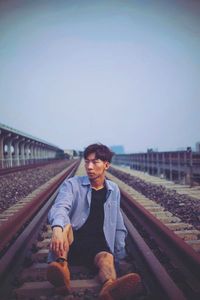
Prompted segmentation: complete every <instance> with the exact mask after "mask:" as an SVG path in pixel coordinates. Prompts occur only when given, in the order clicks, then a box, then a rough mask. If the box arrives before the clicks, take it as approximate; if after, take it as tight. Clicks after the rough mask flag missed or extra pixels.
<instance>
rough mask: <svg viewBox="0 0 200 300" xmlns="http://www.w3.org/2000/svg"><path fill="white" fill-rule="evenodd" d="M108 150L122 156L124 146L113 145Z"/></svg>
mask: <svg viewBox="0 0 200 300" xmlns="http://www.w3.org/2000/svg"><path fill="white" fill-rule="evenodd" d="M110 149H111V150H112V151H113V152H114V153H115V154H124V153H125V151H124V146H122V145H115V146H111V147H110Z"/></svg>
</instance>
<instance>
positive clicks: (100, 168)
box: [85, 153, 110, 180]
mask: <svg viewBox="0 0 200 300" xmlns="http://www.w3.org/2000/svg"><path fill="white" fill-rule="evenodd" d="M109 165H110V164H109V162H107V161H102V160H101V159H97V158H96V156H95V153H91V154H89V155H88V157H87V158H86V159H85V169H86V172H87V175H88V177H89V179H90V180H95V179H97V178H101V177H102V179H104V174H105V171H106V170H107V169H108V168H109Z"/></svg>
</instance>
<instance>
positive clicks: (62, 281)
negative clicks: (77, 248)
mask: <svg viewBox="0 0 200 300" xmlns="http://www.w3.org/2000/svg"><path fill="white" fill-rule="evenodd" d="M63 238H64V240H65V241H66V242H67V244H68V245H69V246H70V245H71V244H72V242H73V231H72V227H71V225H70V224H68V225H67V226H66V227H65V228H64V230H63ZM68 252H69V249H67V250H66V251H65V253H63V254H62V255H60V256H55V255H53V257H54V261H51V262H50V263H49V265H48V268H47V279H48V281H49V282H51V283H52V284H53V285H54V286H55V287H56V288H57V292H58V293H60V294H66V293H68V292H69V290H70V272H69V269H68V263H67V256H68ZM51 254H52V253H51Z"/></svg>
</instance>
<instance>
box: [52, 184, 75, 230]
mask: <svg viewBox="0 0 200 300" xmlns="http://www.w3.org/2000/svg"><path fill="white" fill-rule="evenodd" d="M73 201H74V196H73V188H72V184H71V182H70V181H68V180H65V181H64V182H63V184H62V185H61V187H60V190H59V192H58V195H57V197H56V200H55V202H54V204H53V206H52V207H51V209H50V211H49V214H48V220H49V223H50V225H51V226H52V227H53V226H61V227H62V228H64V227H65V226H66V225H67V224H69V223H70V218H69V213H70V211H71V209H72V206H73Z"/></svg>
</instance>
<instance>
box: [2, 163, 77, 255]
mask: <svg viewBox="0 0 200 300" xmlns="http://www.w3.org/2000/svg"><path fill="white" fill-rule="evenodd" d="M79 162H80V161H79V160H78V161H76V162H73V163H72V165H70V166H69V167H68V168H67V170H66V172H64V173H63V174H62V175H61V176H59V177H58V178H57V180H56V181H55V182H54V184H52V185H51V186H50V188H49V187H47V188H46V189H45V190H44V191H41V192H40V193H39V194H38V195H36V196H35V197H34V199H33V200H32V201H30V202H27V203H26V204H25V205H24V206H23V207H22V208H21V209H20V210H19V211H17V212H16V213H15V214H14V215H12V216H10V217H8V220H7V221H6V222H3V223H2V224H1V226H0V237H1V239H0V251H2V250H3V249H4V248H5V247H6V246H7V244H8V243H9V242H10V241H11V240H12V239H13V237H14V236H16V234H17V233H18V232H19V231H20V230H21V229H22V228H23V226H24V225H25V224H27V222H28V221H29V220H31V218H32V217H33V216H34V215H35V214H36V212H37V211H38V210H39V209H40V208H41V207H42V205H44V203H45V202H46V201H47V199H48V198H49V197H50V196H51V195H52V194H53V193H54V192H55V190H56V189H57V186H58V185H59V184H61V182H62V181H63V180H64V179H65V178H66V176H67V175H68V174H69V173H70V172H71V171H72V170H73V169H74V168H75V167H76V166H78V164H79Z"/></svg>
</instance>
